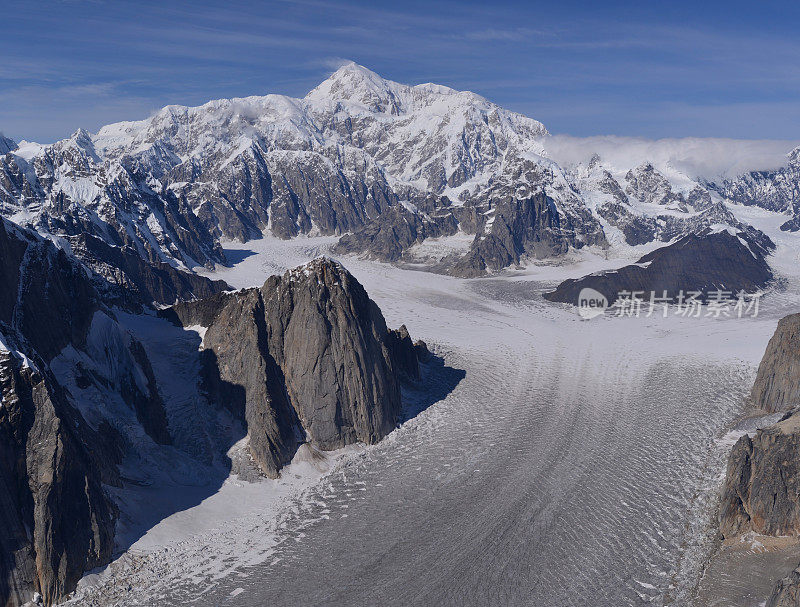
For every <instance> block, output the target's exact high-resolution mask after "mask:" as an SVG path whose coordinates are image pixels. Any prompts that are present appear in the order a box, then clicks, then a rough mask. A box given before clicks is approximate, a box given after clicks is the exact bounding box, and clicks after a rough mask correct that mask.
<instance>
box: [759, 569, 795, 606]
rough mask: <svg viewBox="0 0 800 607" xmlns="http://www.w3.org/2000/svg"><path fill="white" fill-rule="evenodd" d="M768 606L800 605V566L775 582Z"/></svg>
mask: <svg viewBox="0 0 800 607" xmlns="http://www.w3.org/2000/svg"><path fill="white" fill-rule="evenodd" d="M766 607H800V567H798V568H797V569H795V570H794V571H792V572H791V573H790V574H789V575H788V576H786V577H785V578H783V579H782V580H779V581H778V583H777V584H775V588H774V589H773V590H772V594H770V596H769V600H768V601H767V604H766Z"/></svg>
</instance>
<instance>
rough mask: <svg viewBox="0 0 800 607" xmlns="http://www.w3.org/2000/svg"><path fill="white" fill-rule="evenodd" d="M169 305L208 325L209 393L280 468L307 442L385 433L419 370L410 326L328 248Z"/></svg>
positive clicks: (267, 469) (259, 453)
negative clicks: (399, 324)
mask: <svg viewBox="0 0 800 607" xmlns="http://www.w3.org/2000/svg"><path fill="white" fill-rule="evenodd" d="M165 315H166V316H168V317H172V318H173V319H177V320H178V321H179V322H180V323H181V324H183V325H184V326H189V325H194V324H204V326H207V327H208V329H207V331H206V333H205V336H204V348H205V350H204V356H205V357H206V361H207V362H206V370H205V373H206V377H207V386H208V390H209V393H210V394H211V395H212V398H214V400H216V401H217V402H219V403H221V404H223V405H224V406H227V407H229V408H232V410H233V411H234V413H235V414H236V415H238V416H239V417H240V418H241V419H243V420H244V421H246V423H247V426H248V431H249V435H250V450H251V453H252V455H253V458H254V459H255V460H256V461H257V462H258V464H259V465H260V466H261V468H262V470H263V472H264V473H265V474H267V475H269V476H273V477H274V476H277V475H278V473H279V471H280V468H281V467H282V466H284V465H285V464H286V463H288V462H289V461H290V460H291V458H292V457H293V455H294V453H295V452H296V450H297V447H298V446H299V445H300V444H301V443H302V442H309V443H311V444H313V445H314V446H316V447H318V448H320V449H325V450H330V449H337V448H339V447H342V446H345V445H348V444H351V443H354V442H357V441H360V442H364V443H367V444H372V443H375V442H377V441H379V440H380V439H381V438H383V437H384V436H386V435H387V434H388V433H389V432H391V431H392V430H393V429H394V427H395V425H396V423H397V420H398V416H399V413H400V406H401V402H400V379H401V378H403V377H408V378H409V379H416V378H418V377H419V366H418V360H417V357H416V350H415V346H414V345H413V344H412V343H411V339H410V337H409V336H408V333H407V331H403V330H402V329H401V330H400V331H398V332H390V331H389V330H388V329H387V328H386V323H385V321H384V319H383V315H382V314H381V312H380V309H379V308H378V307H377V305H375V303H374V302H373V301H372V300H371V299H369V296H368V295H367V293H366V291H364V288H363V287H362V286H361V285H360V284H359V283H358V281H357V280H356V279H355V278H354V277H353V276H352V275H351V274H349V273H348V272H347V271H346V270H345V269H344V268H343V267H342V266H340V265H339V264H337V263H335V262H332V261H330V260H327V259H324V258H322V259H318V260H315V261H314V262H311V263H309V264H307V265H305V266H302V267H300V268H297V269H295V270H291V271H289V272H287V273H286V274H284V275H283V276H282V277H278V276H273V277H271V278H269V279H268V280H267V282H266V283H265V284H264V286H263V287H262V288H261V289H247V290H244V291H240V292H238V293H233V294H225V295H219V296H215V297H213V298H211V299H210V300H207V301H200V302H193V303H184V304H178V305H176V306H174V307H173V308H172V309H170V310H169V311H167V312H166V313H165Z"/></svg>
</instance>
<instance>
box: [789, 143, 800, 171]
mask: <svg viewBox="0 0 800 607" xmlns="http://www.w3.org/2000/svg"><path fill="white" fill-rule="evenodd" d="M789 165H790V166H793V167H797V168H800V147H796V148H795V149H793V150H792V151H791V152H789Z"/></svg>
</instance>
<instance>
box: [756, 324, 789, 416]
mask: <svg viewBox="0 0 800 607" xmlns="http://www.w3.org/2000/svg"><path fill="white" fill-rule="evenodd" d="M751 395H752V399H753V404H754V405H755V406H756V407H758V408H760V409H764V410H766V411H768V412H770V413H774V412H777V411H786V410H788V409H791V408H792V407H795V406H797V405H800V314H792V315H791V316H786V317H785V318H782V319H781V320H780V322H778V328H777V329H775V334H774V335H773V336H772V338H771V339H770V340H769V344H767V350H766V352H764V357H763V358H762V359H761V364H760V365H759V366H758V375H756V381H755V383H754V384H753V390H752V393H751Z"/></svg>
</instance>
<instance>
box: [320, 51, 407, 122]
mask: <svg viewBox="0 0 800 607" xmlns="http://www.w3.org/2000/svg"><path fill="white" fill-rule="evenodd" d="M403 88H408V87H404V85H402V84H398V83H397V82H392V81H391V80H386V79H384V78H381V77H380V76H379V75H378V74H376V73H375V72H373V71H372V70H370V69H367V68H365V67H364V66H363V65H358V64H357V63H355V62H353V61H351V62H349V63H345V64H344V65H343V66H341V67H340V68H339V69H337V70H336V71H335V72H333V74H331V75H330V76H329V77H328V78H327V79H326V80H324V81H323V82H322V83H321V84H320V85H319V86H317V87H316V88H314V89H313V90H311V91H310V92H309V93H308V95H306V97H305V98H306V99H308V100H330V101H351V102H354V103H359V104H361V105H365V106H367V107H368V108H370V109H371V110H372V111H376V110H377V111H380V112H384V113H387V114H399V113H401V112H402V110H403V107H402V103H401V100H400V92H401V89H403Z"/></svg>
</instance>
